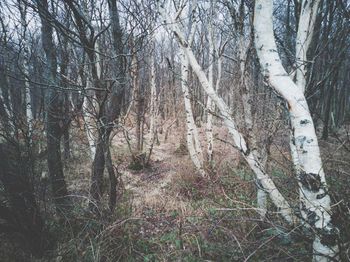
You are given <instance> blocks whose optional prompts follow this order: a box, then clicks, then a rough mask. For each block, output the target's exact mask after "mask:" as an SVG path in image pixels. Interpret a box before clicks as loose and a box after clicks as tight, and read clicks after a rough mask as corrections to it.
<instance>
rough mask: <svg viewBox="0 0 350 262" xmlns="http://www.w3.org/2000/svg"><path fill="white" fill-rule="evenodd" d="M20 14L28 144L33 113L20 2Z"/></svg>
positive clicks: (24, 11)
mask: <svg viewBox="0 0 350 262" xmlns="http://www.w3.org/2000/svg"><path fill="white" fill-rule="evenodd" d="M18 5H19V10H20V13H21V30H22V33H21V35H22V41H23V42H22V49H23V73H24V79H25V81H24V86H25V105H26V118H27V127H28V138H29V143H30V144H31V143H32V133H33V120H34V118H33V111H32V103H31V97H30V85H29V62H28V60H29V47H28V40H27V22H26V10H25V7H24V6H23V3H22V2H19V3H18Z"/></svg>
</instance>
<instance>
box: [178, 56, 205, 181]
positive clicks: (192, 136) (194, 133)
mask: <svg viewBox="0 0 350 262" xmlns="http://www.w3.org/2000/svg"><path fill="white" fill-rule="evenodd" d="M180 60H181V78H182V81H181V88H182V93H183V96H184V103H185V112H186V128H187V136H186V138H187V149H188V152H189V154H190V157H191V160H192V162H193V164H194V165H195V167H196V168H197V170H198V171H199V173H200V174H201V175H202V176H205V171H204V169H203V154H202V150H201V145H200V144H199V138H198V130H197V126H196V124H195V122H194V119H193V112H192V107H191V101H190V99H189V91H188V70H189V62H188V60H187V57H186V55H185V53H184V52H183V50H180Z"/></svg>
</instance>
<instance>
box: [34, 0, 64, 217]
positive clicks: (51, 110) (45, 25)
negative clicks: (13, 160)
mask: <svg viewBox="0 0 350 262" xmlns="http://www.w3.org/2000/svg"><path fill="white" fill-rule="evenodd" d="M37 4H38V10H39V15H40V19H41V41H42V45H43V48H44V52H45V56H46V63H47V68H48V79H49V83H48V84H49V88H48V96H47V101H46V104H47V119H46V124H47V131H46V132H47V133H46V135H47V162H48V169H49V177H50V183H51V188H52V195H53V198H54V202H55V204H56V207H57V210H58V211H59V212H61V211H62V210H63V209H66V208H67V206H68V202H69V200H68V198H67V195H68V191H67V186H66V182H65V178H64V173H63V166H62V159H61V137H62V127H63V126H64V121H63V120H64V119H63V108H62V107H63V105H62V98H61V94H60V93H59V92H58V91H57V90H56V88H54V87H52V85H55V83H56V72H57V58H56V49H55V45H54V41H53V36H52V34H53V31H52V25H51V24H50V22H49V20H47V17H48V15H47V14H48V13H49V11H48V3H47V0H37Z"/></svg>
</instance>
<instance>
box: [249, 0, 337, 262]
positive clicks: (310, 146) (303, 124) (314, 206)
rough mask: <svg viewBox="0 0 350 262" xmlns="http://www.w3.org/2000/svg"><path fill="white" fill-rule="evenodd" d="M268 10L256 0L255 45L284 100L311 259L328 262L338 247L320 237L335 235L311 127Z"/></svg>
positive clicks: (270, 7) (267, 75) (268, 3)
mask: <svg viewBox="0 0 350 262" xmlns="http://www.w3.org/2000/svg"><path fill="white" fill-rule="evenodd" d="M272 10H273V1H263V0H257V1H256V4H255V19H254V28H255V46H256V50H257V54H258V57H259V60H260V65H261V67H262V69H263V74H264V76H265V78H266V80H267V81H268V83H269V84H270V86H271V87H272V88H274V89H275V90H276V91H277V92H278V93H279V94H280V95H281V96H282V97H283V98H284V99H285V100H286V101H287V103H288V109H289V113H290V120H291V125H292V130H293V143H295V146H296V153H297V156H298V160H299V161H300V162H299V164H300V170H298V172H299V173H298V180H299V185H300V195H301V198H300V201H301V202H302V203H301V204H302V211H303V212H302V214H304V215H303V219H304V220H305V223H307V224H309V226H311V227H312V228H313V229H314V231H315V233H316V236H315V240H314V243H313V249H314V261H329V259H328V257H330V258H336V256H337V252H338V247H337V245H336V243H335V241H331V242H326V241H324V237H323V236H325V235H326V236H329V237H330V236H331V238H336V237H337V232H338V230H337V229H336V228H335V227H334V226H333V225H332V221H331V210H330V209H331V208H330V197H329V195H328V193H327V183H326V179H325V173H324V171H323V167H322V160H321V157H320V150H319V146H318V142H317V136H316V132H315V127H314V124H313V120H312V118H311V115H310V111H309V109H308V104H307V101H306V99H305V96H304V94H303V90H301V89H300V88H299V87H298V86H297V85H296V84H294V82H293V81H292V79H291V78H290V77H289V75H288V74H287V72H286V71H285V69H284V68H283V66H282V63H281V61H280V58H279V55H278V52H277V47H276V43H275V40H274V34H273V22H272ZM310 214H311V215H310ZM322 239H323V241H322Z"/></svg>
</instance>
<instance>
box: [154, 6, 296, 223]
mask: <svg viewBox="0 0 350 262" xmlns="http://www.w3.org/2000/svg"><path fill="white" fill-rule="evenodd" d="M159 11H160V13H161V15H162V16H163V18H164V19H165V20H166V22H167V24H168V26H169V28H170V29H171V30H172V32H173V33H174V34H175V36H176V37H177V40H178V42H179V44H180V47H181V48H182V49H183V51H184V52H185V54H186V57H187V59H188V61H189V62H190V65H191V66H192V69H193V71H194V72H195V74H196V75H197V77H198V79H199V82H200V84H201V85H202V87H203V89H204V90H205V92H206V93H207V95H208V96H210V97H211V99H212V100H213V101H214V103H215V105H216V106H217V108H218V109H219V111H220V113H221V117H222V119H223V121H224V123H225V125H226V127H227V128H228V131H229V133H230V135H231V136H232V139H233V141H234V144H235V147H236V148H237V149H238V150H239V151H240V152H241V153H242V155H243V157H244V159H245V160H246V161H247V163H248V165H249V166H250V168H251V169H252V170H253V172H254V173H255V175H256V178H257V180H258V182H259V183H260V184H261V185H262V186H263V188H264V189H265V192H267V193H268V194H269V197H270V199H271V200H272V201H273V203H274V204H275V205H276V207H277V208H278V209H279V210H280V214H281V215H282V216H283V217H284V218H285V219H286V221H287V222H289V223H290V224H292V225H293V224H295V222H296V217H295V216H294V214H293V211H292V209H291V207H290V205H289V204H288V202H287V201H286V200H285V199H284V197H283V196H282V195H281V193H280V192H279V191H278V189H277V188H276V186H275V184H274V183H273V181H272V180H271V178H270V177H269V176H268V174H267V173H266V172H265V170H264V167H263V166H262V164H261V163H260V161H259V159H258V157H257V155H256V153H255V152H254V151H251V150H250V149H249V147H248V145H247V143H246V140H245V139H244V137H243V136H242V134H241V133H240V132H239V131H238V130H237V128H236V124H235V121H234V119H233V118H232V116H231V114H230V110H229V108H228V106H227V105H226V104H225V102H224V101H223V100H222V98H220V97H219V96H218V95H217V93H216V92H215V90H214V88H213V87H212V86H211V85H210V84H209V81H208V79H207V77H206V75H205V73H204V71H203V69H202V68H201V66H200V65H199V64H198V62H197V59H196V58H195V56H194V54H193V52H192V50H191V48H190V46H189V44H188V43H187V41H186V40H185V37H184V36H183V34H182V32H181V31H180V29H179V27H178V26H177V24H176V23H174V22H173V21H171V20H170V19H169V18H168V16H167V13H166V11H165V9H164V7H163V6H162V5H160V8H159Z"/></svg>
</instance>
